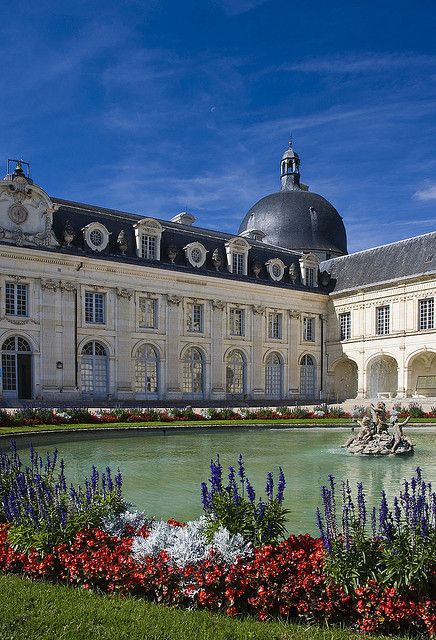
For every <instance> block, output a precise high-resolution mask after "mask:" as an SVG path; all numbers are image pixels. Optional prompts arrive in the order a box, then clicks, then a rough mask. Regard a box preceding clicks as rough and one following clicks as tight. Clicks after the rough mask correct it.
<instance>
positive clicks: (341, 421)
mask: <svg viewBox="0 0 436 640" xmlns="http://www.w3.org/2000/svg"><path fill="white" fill-rule="evenodd" d="M351 424H352V420H351V418H312V419H301V418H292V419H290V420H282V419H279V418H278V419H275V420H267V419H257V420H196V421H194V422H189V421H188V422H183V421H178V422H112V423H109V424H57V425H54V424H40V425H36V426H31V427H29V426H17V427H0V435H8V434H11V435H13V434H17V433H38V432H39V431H68V430H71V429H124V428H130V429H132V428H135V427H149V428H153V427H167V428H168V429H171V428H172V427H190V426H194V427H200V426H202V427H220V426H221V427H234V428H235V429H237V428H238V427H240V426H250V425H266V426H269V425H276V426H277V425H282V426H284V427H290V426H294V427H297V426H298V427H302V426H303V427H322V426H323V425H342V426H347V425H351ZM409 424H410V425H413V424H436V418H415V419H412V420H411V421H410V423H409Z"/></svg>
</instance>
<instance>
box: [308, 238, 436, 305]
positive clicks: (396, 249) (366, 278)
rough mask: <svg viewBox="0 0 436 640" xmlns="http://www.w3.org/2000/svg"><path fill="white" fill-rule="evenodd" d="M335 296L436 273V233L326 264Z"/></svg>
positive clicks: (322, 267)
mask: <svg viewBox="0 0 436 640" xmlns="http://www.w3.org/2000/svg"><path fill="white" fill-rule="evenodd" d="M320 271H327V272H328V273H329V274H330V275H331V281H330V289H329V290H330V291H333V292H335V293H337V292H340V291H348V290H353V289H360V288H365V287H370V286H372V285H376V284H382V283H389V282H394V281H401V280H402V279H407V278H413V277H417V276H423V275H427V274H432V273H435V272H436V232H434V231H433V232H432V233H426V234H425V235H422V236H415V237H414V238H408V239H407V240H400V241H399V242H392V243H391V244H384V245H382V246H380V247H374V248H373V249H367V250H365V251H358V252H356V253H352V254H350V255H347V256H340V257H338V258H332V259H331V260H326V261H324V262H322V263H321V264H320Z"/></svg>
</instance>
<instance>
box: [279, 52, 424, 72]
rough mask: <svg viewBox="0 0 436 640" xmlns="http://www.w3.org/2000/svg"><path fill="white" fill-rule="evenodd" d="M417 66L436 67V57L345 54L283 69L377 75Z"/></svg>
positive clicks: (300, 63)
mask: <svg viewBox="0 0 436 640" xmlns="http://www.w3.org/2000/svg"><path fill="white" fill-rule="evenodd" d="M417 66H418V67H422V66H430V67H431V66H436V56H430V55H420V54H416V53H388V54H378V53H366V54H363V55H353V54H345V55H341V56H339V55H338V56H328V57H320V58H308V59H306V60H300V61H297V62H295V63H293V64H290V65H283V66H282V67H281V69H282V70H283V71H302V72H309V73H362V72H363V73H365V72H371V73H376V72H380V71H393V70H396V69H403V68H406V67H417Z"/></svg>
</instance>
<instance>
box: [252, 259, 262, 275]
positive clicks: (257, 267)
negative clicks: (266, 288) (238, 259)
mask: <svg viewBox="0 0 436 640" xmlns="http://www.w3.org/2000/svg"><path fill="white" fill-rule="evenodd" d="M261 271H262V265H260V264H258V263H257V262H255V263H254V264H253V273H254V275H255V276H256V278H258V277H259V274H260V272H261Z"/></svg>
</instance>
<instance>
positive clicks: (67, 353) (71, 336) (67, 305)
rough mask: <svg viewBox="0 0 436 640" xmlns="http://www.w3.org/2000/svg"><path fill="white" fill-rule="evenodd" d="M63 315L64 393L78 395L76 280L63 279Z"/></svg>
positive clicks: (61, 284) (62, 374)
mask: <svg viewBox="0 0 436 640" xmlns="http://www.w3.org/2000/svg"><path fill="white" fill-rule="evenodd" d="M60 288H61V317H62V347H61V354H62V355H61V362H62V373H61V377H62V386H61V389H62V393H65V398H70V397H71V396H74V395H77V393H78V388H77V385H80V380H79V379H78V376H79V373H80V372H79V371H77V383H76V367H77V359H78V353H77V336H76V323H77V322H78V317H77V314H78V309H77V308H76V297H77V285H76V283H75V282H67V281H63V280H61V282H60Z"/></svg>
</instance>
